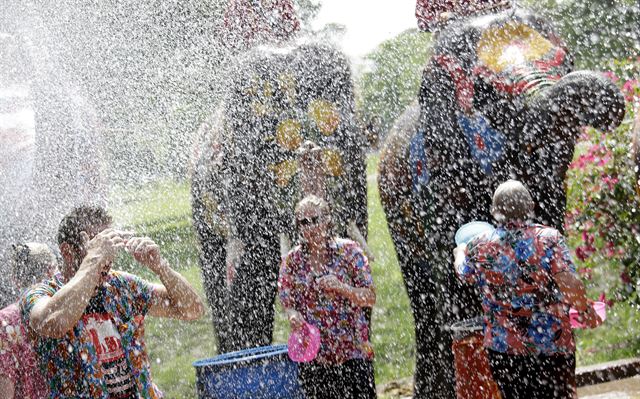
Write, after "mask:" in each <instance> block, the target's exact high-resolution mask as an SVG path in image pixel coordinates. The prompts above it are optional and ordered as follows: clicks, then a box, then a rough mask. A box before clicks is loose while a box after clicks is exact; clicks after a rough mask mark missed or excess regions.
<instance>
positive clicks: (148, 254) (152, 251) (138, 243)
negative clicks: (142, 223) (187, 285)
mask: <svg viewBox="0 0 640 399" xmlns="http://www.w3.org/2000/svg"><path fill="white" fill-rule="evenodd" d="M126 250H127V252H129V253H130V254H131V255H132V256H133V258H134V259H135V260H136V261H137V262H138V263H140V264H142V265H144V266H146V267H148V268H149V269H150V270H151V271H152V272H154V273H156V274H157V273H159V271H160V270H161V268H162V256H161V255H160V247H158V245H157V244H156V243H155V242H153V240H152V239H151V238H149V237H131V238H129V239H128V240H126Z"/></svg>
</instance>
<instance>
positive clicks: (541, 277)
mask: <svg viewBox="0 0 640 399" xmlns="http://www.w3.org/2000/svg"><path fill="white" fill-rule="evenodd" d="M456 271H457V273H458V274H459V275H460V277H461V278H462V279H464V280H466V281H467V282H470V283H474V284H476V285H477V286H478V288H479V291H480V296H481V297H482V307H483V310H484V316H485V335H484V346H485V347H486V348H488V349H491V350H494V351H496V352H501V353H508V354H512V355H539V354H545V355H551V354H573V353H574V352H575V342H574V338H573V333H572V330H571V325H570V321H569V305H568V304H566V303H564V302H563V298H562V294H561V293H560V291H559V290H558V287H557V285H556V284H555V281H554V279H553V276H554V275H555V274H558V273H561V272H570V273H574V272H575V266H574V264H573V261H572V260H571V255H570V254H569V249H568V248H567V246H566V244H565V243H564V239H563V237H562V235H561V234H560V233H559V232H558V230H556V229H554V228H551V227H547V226H543V225H537V224H532V225H524V224H522V225H519V224H509V225H507V226H498V228H497V229H496V230H495V231H494V232H491V233H485V234H482V235H480V236H479V237H476V238H474V239H473V240H472V241H471V242H470V243H469V244H468V246H467V253H466V260H465V262H464V263H463V264H462V265H461V266H460V268H459V269H458V270H456Z"/></svg>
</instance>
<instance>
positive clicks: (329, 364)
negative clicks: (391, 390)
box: [278, 195, 376, 399]
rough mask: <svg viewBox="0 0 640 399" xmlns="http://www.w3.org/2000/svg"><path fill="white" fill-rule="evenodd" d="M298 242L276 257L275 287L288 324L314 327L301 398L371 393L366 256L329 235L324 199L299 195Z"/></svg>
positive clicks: (301, 370) (370, 285) (369, 287)
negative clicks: (316, 334) (316, 344)
mask: <svg viewBox="0 0 640 399" xmlns="http://www.w3.org/2000/svg"><path fill="white" fill-rule="evenodd" d="M295 214H296V223H297V226H298V229H299V231H300V234H301V242H302V244H301V245H298V246H296V247H295V248H293V249H292V250H291V252H289V254H288V255H287V256H286V258H285V259H284V261H283V263H282V268H281V270H280V278H279V281H278V290H279V293H280V300H281V302H282V305H283V306H284V308H285V310H286V312H287V316H288V317H289V322H290V324H291V328H292V330H293V329H298V328H301V327H302V325H303V323H304V322H307V323H309V324H311V325H313V326H315V327H317V328H318V330H319V331H320V337H321V344H320V350H319V352H318V355H317V357H316V358H315V359H314V360H313V361H312V362H310V363H301V364H300V367H299V375H300V382H301V384H302V387H303V389H304V391H305V393H306V396H307V398H309V399H314V398H363V399H365V398H375V397H376V392H375V383H374V379H373V348H372V346H371V343H370V341H369V318H368V315H367V311H366V310H367V309H370V308H371V307H372V306H373V305H374V303H375V300H376V296H375V290H374V286H373V280H372V278H371V271H370V269H369V264H368V261H367V258H366V257H365V256H364V254H363V253H362V250H361V249H360V247H358V244H356V243H355V242H353V241H350V240H346V239H340V238H336V237H334V235H333V234H332V232H331V230H332V228H331V227H332V226H331V225H332V222H331V216H330V212H329V206H328V205H327V203H326V202H325V201H324V200H323V199H321V198H319V197H316V196H313V195H311V196H308V197H305V198H304V199H303V200H302V201H300V202H299V203H298V205H297V207H296V211H295Z"/></svg>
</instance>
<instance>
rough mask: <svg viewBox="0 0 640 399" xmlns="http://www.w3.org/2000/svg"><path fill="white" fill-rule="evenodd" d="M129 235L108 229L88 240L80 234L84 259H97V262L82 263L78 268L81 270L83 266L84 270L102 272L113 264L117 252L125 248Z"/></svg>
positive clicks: (87, 237)
mask: <svg viewBox="0 0 640 399" xmlns="http://www.w3.org/2000/svg"><path fill="white" fill-rule="evenodd" d="M130 235H131V233H130V232H125V231H120V230H115V229H112V228H109V229H105V230H103V231H101V232H100V233H98V234H96V235H95V237H93V238H91V239H90V238H89V234H87V233H86V232H84V231H82V232H80V236H81V238H82V242H83V244H82V246H83V249H84V251H86V257H87V258H95V259H97V262H82V264H81V266H80V267H81V268H83V265H84V268H87V267H88V268H96V269H99V270H100V271H102V269H103V268H104V267H105V266H109V265H110V264H111V263H112V262H113V259H114V258H115V257H116V255H117V254H118V252H119V251H121V250H123V249H124V248H125V240H126V239H127V238H128V237H129V236H130Z"/></svg>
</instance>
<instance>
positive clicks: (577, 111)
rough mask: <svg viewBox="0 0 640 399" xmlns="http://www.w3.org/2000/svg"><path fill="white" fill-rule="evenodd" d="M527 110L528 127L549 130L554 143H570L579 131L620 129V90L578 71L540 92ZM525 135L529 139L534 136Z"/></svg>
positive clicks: (592, 75)
mask: <svg viewBox="0 0 640 399" xmlns="http://www.w3.org/2000/svg"><path fill="white" fill-rule="evenodd" d="M529 109H530V110H531V113H530V115H531V118H530V120H529V121H528V122H529V123H530V124H531V125H533V126H536V125H537V126H541V127H545V128H551V129H552V132H553V133H555V134H556V135H557V137H556V139H557V140H569V141H574V140H575V139H576V137H577V134H578V132H579V128H580V127H583V126H592V127H594V128H596V129H600V130H610V129H613V128H615V127H617V126H618V125H620V123H621V122H622V119H623V118H624V112H625V104H624V97H623V96H622V93H621V92H620V90H619V89H618V88H617V87H616V86H615V85H614V84H613V83H612V82H611V81H610V80H609V79H607V78H606V77H604V76H603V75H602V74H599V73H595V72H591V71H578V72H572V73H570V74H568V75H566V76H564V77H563V78H562V79H560V80H559V81H558V82H557V83H555V84H554V85H552V86H550V87H547V88H545V89H543V90H541V91H540V92H539V93H538V94H537V95H535V96H534V97H533V98H532V99H531V101H530V103H529ZM540 118H543V120H540ZM529 127H531V126H529ZM534 130H537V129H534ZM527 133H529V134H530V135H529V139H536V137H535V136H537V135H538V134H537V133H538V132H536V134H535V135H531V133H532V132H531V131H529V132H527ZM527 144H531V145H533V146H534V147H536V146H537V145H536V143H527ZM538 145H540V143H538Z"/></svg>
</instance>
